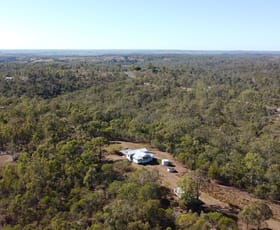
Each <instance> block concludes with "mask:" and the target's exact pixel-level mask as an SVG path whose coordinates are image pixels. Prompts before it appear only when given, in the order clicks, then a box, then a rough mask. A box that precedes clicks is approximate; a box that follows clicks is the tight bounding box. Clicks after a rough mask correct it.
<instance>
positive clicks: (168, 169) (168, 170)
mask: <svg viewBox="0 0 280 230" xmlns="http://www.w3.org/2000/svg"><path fill="white" fill-rule="evenodd" d="M167 172H170V173H173V172H176V169H175V168H173V167H168V168H167Z"/></svg>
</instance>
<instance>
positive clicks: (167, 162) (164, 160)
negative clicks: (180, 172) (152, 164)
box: [161, 159, 170, 166]
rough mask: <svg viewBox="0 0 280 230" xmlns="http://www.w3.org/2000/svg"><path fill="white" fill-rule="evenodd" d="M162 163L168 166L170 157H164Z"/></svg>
mask: <svg viewBox="0 0 280 230" xmlns="http://www.w3.org/2000/svg"><path fill="white" fill-rule="evenodd" d="M161 165H164V166H168V165H170V161H169V160H168V159H162V160H161Z"/></svg>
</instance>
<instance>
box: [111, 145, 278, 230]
mask: <svg viewBox="0 0 280 230" xmlns="http://www.w3.org/2000/svg"><path fill="white" fill-rule="evenodd" d="M117 143H118V145H120V146H121V148H132V149H133V148H143V147H146V148H148V149H149V150H150V151H151V152H152V153H153V154H154V156H155V158H157V159H169V160H170V161H171V162H172V163H173V164H174V166H175V167H176V170H177V173H169V172H167V167H166V166H162V165H160V164H159V165H146V166H141V165H135V167H145V168H147V169H156V170H158V172H159V175H160V178H161V183H162V184H163V185H164V186H166V187H168V188H170V189H173V188H174V187H175V186H176V183H177V180H178V179H179V178H180V176H182V175H185V174H188V173H190V170H188V169H186V168H185V167H184V165H183V164H181V163H180V162H178V161H176V160H175V159H174V158H173V156H172V155H171V154H169V153H167V152H162V151H159V150H157V149H154V148H152V147H151V146H149V145H147V144H140V143H131V142H123V141H120V142H117ZM108 158H109V159H111V160H117V159H124V158H123V157H122V156H117V155H110V156H108ZM199 198H200V200H201V201H202V202H204V203H205V204H206V205H207V206H208V207H213V208H214V209H216V210H219V211H222V212H225V213H228V214H232V215H235V214H236V211H238V209H240V208H242V207H244V205H246V204H248V202H250V201H252V200H256V198H254V197H253V196H251V195H250V194H248V193H247V192H243V191H240V190H238V189H236V188H233V187H229V186H222V185H219V184H217V183H215V182H211V183H210V184H209V185H208V188H207V189H204V190H203V191H200V197H199ZM266 203H267V204H268V205H269V206H270V208H271V209H272V212H273V219H270V220H268V221H267V225H268V227H269V228H270V229H273V230H280V205H278V204H275V203H271V202H266ZM242 226H243V225H242V224H241V225H239V227H240V228H241V229H243V227H242Z"/></svg>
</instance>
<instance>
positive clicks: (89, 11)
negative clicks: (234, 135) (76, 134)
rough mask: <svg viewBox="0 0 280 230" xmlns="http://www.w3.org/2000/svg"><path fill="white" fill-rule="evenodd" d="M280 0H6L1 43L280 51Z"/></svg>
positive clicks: (0, 17)
mask: <svg viewBox="0 0 280 230" xmlns="http://www.w3.org/2000/svg"><path fill="white" fill-rule="evenodd" d="M279 28H280V1H279V0H137V1H136V0H36V1H35V0H0V31H1V32H0V49H184V50H278V51H279V50H280V29H279Z"/></svg>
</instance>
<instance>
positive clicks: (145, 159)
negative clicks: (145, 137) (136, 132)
mask: <svg viewBox="0 0 280 230" xmlns="http://www.w3.org/2000/svg"><path fill="white" fill-rule="evenodd" d="M120 152H121V153H122V154H124V155H125V156H126V158H127V159H128V160H129V161H133V162H134V163H136V164H147V163H149V162H151V161H152V160H153V158H154V155H153V154H152V153H151V152H150V151H149V150H148V149H146V148H141V149H124V150H122V151H120Z"/></svg>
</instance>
